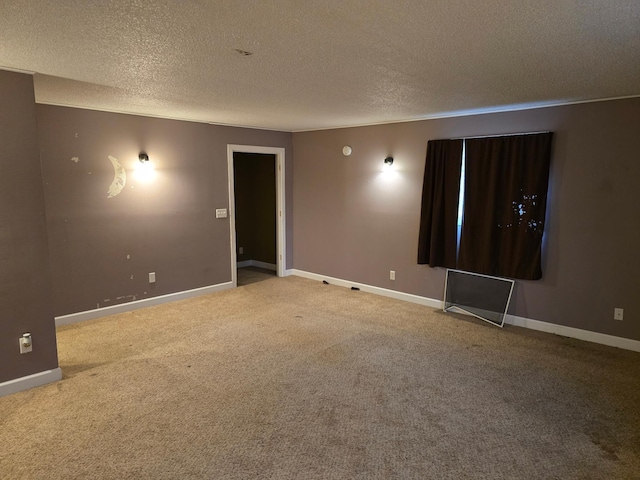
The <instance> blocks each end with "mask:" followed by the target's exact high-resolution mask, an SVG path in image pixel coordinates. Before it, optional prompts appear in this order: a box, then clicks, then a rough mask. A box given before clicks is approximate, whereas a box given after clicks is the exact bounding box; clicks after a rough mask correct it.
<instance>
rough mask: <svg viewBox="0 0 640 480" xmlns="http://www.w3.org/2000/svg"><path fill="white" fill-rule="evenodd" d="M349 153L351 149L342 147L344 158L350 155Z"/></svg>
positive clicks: (346, 146)
mask: <svg viewBox="0 0 640 480" xmlns="http://www.w3.org/2000/svg"><path fill="white" fill-rule="evenodd" d="M351 152H353V149H352V148H351V147H350V146H349V145H345V146H344V147H342V154H343V155H344V156H345V157H348V156H349V155H351Z"/></svg>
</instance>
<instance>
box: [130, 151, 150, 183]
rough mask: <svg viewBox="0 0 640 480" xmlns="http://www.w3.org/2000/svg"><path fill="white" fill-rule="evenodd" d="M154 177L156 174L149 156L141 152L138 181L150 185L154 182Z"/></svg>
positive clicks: (136, 173) (136, 174)
mask: <svg viewBox="0 0 640 480" xmlns="http://www.w3.org/2000/svg"><path fill="white" fill-rule="evenodd" d="M154 176H155V172H154V171H153V164H152V163H151V162H150V161H149V155H147V154H146V153H144V152H140V154H139V155H138V165H137V167H136V172H135V177H136V180H138V181H139V182H142V183H148V182H150V181H151V180H153V177H154Z"/></svg>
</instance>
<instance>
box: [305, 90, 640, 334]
mask: <svg viewBox="0 0 640 480" xmlns="http://www.w3.org/2000/svg"><path fill="white" fill-rule="evenodd" d="M546 130H551V131H554V132H556V135H555V140H554V143H555V144H554V150H553V157H552V169H551V179H550V190H549V192H550V196H549V205H548V210H547V226H546V230H545V244H544V248H543V278H542V280H540V281H518V282H517V283H516V289H515V293H514V298H513V300H512V306H511V309H510V313H512V314H515V315H518V316H522V317H527V318H532V319H536V320H541V321H545V322H550V323H554V324H559V325H566V326H570V327H576V328H581V329H585V330H590V331H595V332H601V333H606V334H611V335H616V336H621V337H626V338H631V339H635V340H640V316H639V312H640V295H638V292H639V291H640V275H639V274H638V272H639V271H640V254H638V245H640V225H639V224H638V222H637V220H636V217H635V215H636V210H637V207H638V199H637V182H638V179H639V178H640V160H639V158H640V157H639V154H638V142H637V138H638V132H640V99H638V98H636V99H627V100H616V101H606V102H597V103H588V104H578V105H569V106H562V107H554V108H543V109H534V110H525V111H519V112H509V113H496V114H486V115H475V116H466V117H456V118H447V119H437V120H428V121H419V122H409V123H397V124H389V125H378V126H370V127H359V128H345V129H336V130H324V131H315V132H302V133H294V135H293V148H294V151H295V169H294V180H293V186H294V190H293V197H294V205H295V210H294V212H293V222H294V232H293V241H294V267H295V268H296V269H300V270H304V271H309V272H314V273H319V274H323V275H327V276H333V277H337V278H342V279H346V280H351V281H354V282H361V283H365V284H369V285H375V286H379V287H384V288H389V289H393V290H398V291H401V292H406V293H412V294H416V295H421V296H425V297H429V298H436V299H441V298H442V296H443V288H444V274H445V271H444V270H443V269H439V268H436V269H432V268H430V267H428V266H422V265H417V263H416V260H417V244H418V226H419V220H420V199H421V192H422V178H423V173H424V163H425V155H426V146H427V141H428V140H430V139H437V138H457V137H465V136H477V135H494V134H507V133H520V132H536V131H546ZM344 145H351V146H352V147H353V154H352V155H351V156H350V157H344V156H343V155H342V153H341V150H342V147H343V146H344ZM387 155H392V156H393V157H394V158H395V164H394V167H395V170H394V171H393V172H391V173H390V174H383V173H382V172H381V167H382V160H383V159H384V158H385V157H386V156H387ZM389 270H395V271H396V280H395V281H391V280H389ZM614 307H622V308H624V309H625V318H624V321H622V322H620V321H614V320H613V309H614Z"/></svg>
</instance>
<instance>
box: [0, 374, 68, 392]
mask: <svg viewBox="0 0 640 480" xmlns="http://www.w3.org/2000/svg"><path fill="white" fill-rule="evenodd" d="M58 380H62V370H60V367H58V368H54V369H53V370H45V371H43V372H38V373H34V374H32V375H27V376H25V377H20V378H14V379H13V380H8V381H6V382H2V383H0V397H4V396H5V395H11V394H13V393H18V392H22V391H23V390H28V389H30V388H34V387H40V386H42V385H46V384H47V383H53V382H57V381H58Z"/></svg>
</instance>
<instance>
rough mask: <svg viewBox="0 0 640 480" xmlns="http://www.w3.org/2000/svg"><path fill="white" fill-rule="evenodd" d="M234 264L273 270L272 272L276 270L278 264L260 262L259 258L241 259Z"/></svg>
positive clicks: (239, 266) (240, 266) (241, 266)
mask: <svg viewBox="0 0 640 480" xmlns="http://www.w3.org/2000/svg"><path fill="white" fill-rule="evenodd" d="M236 266H237V267H238V268H245V267H258V268H264V269H266V270H273V271H274V272H277V271H278V266H277V265H276V264H275V263H267V262H261V261H260V260H243V261H242V262H238V263H236Z"/></svg>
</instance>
